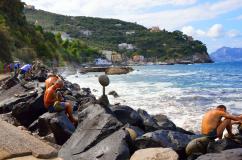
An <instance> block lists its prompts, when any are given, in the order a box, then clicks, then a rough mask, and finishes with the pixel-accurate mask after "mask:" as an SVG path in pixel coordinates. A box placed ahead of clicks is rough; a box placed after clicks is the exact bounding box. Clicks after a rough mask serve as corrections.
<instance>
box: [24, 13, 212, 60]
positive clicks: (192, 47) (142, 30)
mask: <svg viewBox="0 0 242 160" xmlns="http://www.w3.org/2000/svg"><path fill="white" fill-rule="evenodd" d="M24 13H25V16H26V19H27V21H28V22H29V23H32V24H35V25H39V26H41V27H43V29H44V30H45V31H50V32H52V33H56V32H60V33H62V34H64V35H65V36H66V37H68V38H69V39H70V38H71V39H79V40H82V41H84V42H85V43H87V44H88V45H89V46H90V47H94V48H98V49H99V50H110V51H115V52H118V53H121V54H122V55H125V56H126V57H128V58H131V57H132V56H133V55H143V56H144V57H145V58H147V59H148V61H149V60H150V61H159V62H167V63H182V62H188V63H210V62H212V61H211V59H210V57H209V55H208V53H207V47H206V45H205V44H204V43H202V42H201V41H198V40H194V39H193V38H192V37H189V36H187V35H184V34H183V33H182V32H181V31H173V32H168V31H166V30H159V29H154V30H151V29H148V28H146V27H144V26H142V25H139V24H136V23H131V22H125V21H121V20H118V19H105V18H94V17H84V16H77V17H73V16H64V15H59V14H55V13H50V12H46V11H43V10H36V9H25V12H24Z"/></svg>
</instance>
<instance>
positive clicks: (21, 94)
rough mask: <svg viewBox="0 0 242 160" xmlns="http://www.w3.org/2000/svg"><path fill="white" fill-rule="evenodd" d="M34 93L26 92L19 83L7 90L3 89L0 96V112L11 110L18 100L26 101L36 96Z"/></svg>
mask: <svg viewBox="0 0 242 160" xmlns="http://www.w3.org/2000/svg"><path fill="white" fill-rule="evenodd" d="M33 93H34V94H33ZM36 95H37V93H35V92H33V91H29V92H26V89H25V88H23V87H22V86H21V85H20V84H17V85H15V86H14V87H12V88H10V89H8V90H4V91H3V92H2V93H1V96H0V114H3V113H8V112H11V111H12V109H13V106H14V105H16V104H18V103H20V102H26V101H28V100H29V99H31V98H33V97H36Z"/></svg>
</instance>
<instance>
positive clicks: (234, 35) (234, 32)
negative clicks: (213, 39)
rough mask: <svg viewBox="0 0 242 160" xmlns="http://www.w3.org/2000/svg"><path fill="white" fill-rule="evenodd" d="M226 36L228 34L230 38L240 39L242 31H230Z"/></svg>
mask: <svg viewBox="0 0 242 160" xmlns="http://www.w3.org/2000/svg"><path fill="white" fill-rule="evenodd" d="M226 34H227V36H229V37H230V38H235V37H239V36H241V33H240V31H238V30H235V29H232V30H229V31H228V32H227V33H226Z"/></svg>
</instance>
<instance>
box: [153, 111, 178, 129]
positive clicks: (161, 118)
mask: <svg viewBox="0 0 242 160" xmlns="http://www.w3.org/2000/svg"><path fill="white" fill-rule="evenodd" d="M152 117H153V118H154V119H155V120H156V122H157V124H158V125H159V126H160V128H161V129H166V130H173V131H175V130H176V125H175V123H173V122H172V121H171V120H169V119H168V118H167V116H165V115H163V114H157V115H154V116H152Z"/></svg>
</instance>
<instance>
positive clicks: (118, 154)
mask: <svg viewBox="0 0 242 160" xmlns="http://www.w3.org/2000/svg"><path fill="white" fill-rule="evenodd" d="M127 142H129V136H128V135H127V133H126V132H125V131H124V130H122V129H120V130H119V131H116V132H114V133H113V134H111V135H110V136H108V137H107V138H105V139H103V140H102V141H100V142H99V143H98V144H96V145H95V146H93V147H92V148H90V149H88V150H87V151H84V152H83V153H80V154H77V155H75V156H73V160H74V159H75V160H79V159H86V160H94V159H96V160H129V158H130V152H129V147H128V143H127Z"/></svg>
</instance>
